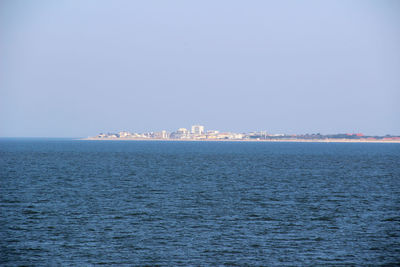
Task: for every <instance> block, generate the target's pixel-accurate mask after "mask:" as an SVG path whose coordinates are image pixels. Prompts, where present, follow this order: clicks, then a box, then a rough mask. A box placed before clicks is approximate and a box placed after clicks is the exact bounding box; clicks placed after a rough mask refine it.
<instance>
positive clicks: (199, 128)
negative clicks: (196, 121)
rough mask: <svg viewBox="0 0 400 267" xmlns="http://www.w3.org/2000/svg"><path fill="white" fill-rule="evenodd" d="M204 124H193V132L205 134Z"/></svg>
mask: <svg viewBox="0 0 400 267" xmlns="http://www.w3.org/2000/svg"><path fill="white" fill-rule="evenodd" d="M203 133H204V126H202V125H193V126H192V134H203Z"/></svg>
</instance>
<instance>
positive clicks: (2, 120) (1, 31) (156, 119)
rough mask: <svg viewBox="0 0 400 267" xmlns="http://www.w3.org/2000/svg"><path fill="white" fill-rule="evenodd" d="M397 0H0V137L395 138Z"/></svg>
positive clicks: (399, 71)
mask: <svg viewBox="0 0 400 267" xmlns="http://www.w3.org/2000/svg"><path fill="white" fill-rule="evenodd" d="M399 14H400V1H397V0H393V1H386V0H376V1H364V0H360V1H351V0H350V1H349V0H342V1H340V0H339V1H278V0H276V1H231V0H226V1H173V0H172V1H161V0H160V1H152V0H146V1H131V0H129V1H128V0H127V1H123V0H117V1H99V0H93V1H85V0H75V1H73V0H72V1H61V0H57V1H42V0H35V1H18V0H9V1H7V0H2V1H0V136H10V137H19V136H32V137H36V136H42V137H56V136H59V137H85V136H89V135H95V134H97V133H99V132H109V131H119V130H129V131H137V132H142V131H147V130H162V129H166V130H169V131H172V130H175V129H176V128H178V127H189V126H190V125H191V124H194V123H201V124H204V125H205V126H206V128H207V129H219V130H232V131H237V132H242V131H253V130H267V131H268V132H271V133H317V132H320V133H343V132H363V133H365V134H379V135H383V134H396V135H400V118H399V117H400V15H399Z"/></svg>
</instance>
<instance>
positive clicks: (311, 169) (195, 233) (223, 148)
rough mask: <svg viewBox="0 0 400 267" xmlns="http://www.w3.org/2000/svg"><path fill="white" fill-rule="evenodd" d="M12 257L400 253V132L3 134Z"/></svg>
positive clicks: (317, 261) (97, 260) (287, 261)
mask: <svg viewBox="0 0 400 267" xmlns="http://www.w3.org/2000/svg"><path fill="white" fill-rule="evenodd" d="M0 179H1V180H0V193H1V194H0V215H1V216H0V249H1V255H0V256H1V258H0V262H1V265H5V266H19V265H50V266H53V265H63V266H66V265H73V266H82V265H85V266H87V265H101V264H102V265H118V266H120V265H169V266H175V265H196V266H208V265H212V266H214V265H241V266H243V265H267V266H282V265H290V266H293V265H303V266H310V265H384V264H386V265H396V264H400V144H370V143H368V144H354V143H350V144H349V143H346V144H343V143H251V142H157V141H112V142H110V141H78V140H62V139H53V140H52V139H1V140H0Z"/></svg>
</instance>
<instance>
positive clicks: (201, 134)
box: [90, 125, 400, 141]
mask: <svg viewBox="0 0 400 267" xmlns="http://www.w3.org/2000/svg"><path fill="white" fill-rule="evenodd" d="M90 139H124V140H125V139H137V140H145V139H154V140H265V141H267V140H270V141H274V140H275V141H279V140H292V141H295V140H306V141H307V140H317V141H324V140H355V141H379V140H381V141H400V137H399V136H389V135H387V136H364V135H363V134H361V133H345V134H329V135H323V134H319V133H317V134H300V135H296V134H292V135H287V134H269V133H267V132H265V131H260V132H249V133H233V132H219V131H216V130H207V131H206V130H205V127H204V126H203V125H193V126H192V127H191V128H190V130H189V129H187V128H179V129H177V130H176V131H174V132H167V131H166V130H163V131H160V132H147V133H132V132H127V131H122V132H118V133H107V134H103V133H101V134H99V135H97V136H95V137H91V138H90Z"/></svg>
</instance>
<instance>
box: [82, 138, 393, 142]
mask: <svg viewBox="0 0 400 267" xmlns="http://www.w3.org/2000/svg"><path fill="white" fill-rule="evenodd" d="M75 140H81V141H165V142H171V141H178V142H285V143H387V144H393V143H398V144H399V143H400V140H366V139H356V140H351V139H321V140H318V139H279V140H242V139H156V138H148V139H147V138H94V137H88V138H81V139H75Z"/></svg>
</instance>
